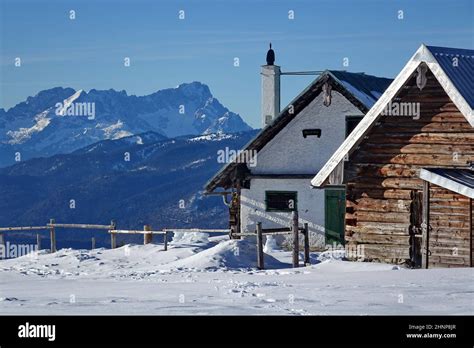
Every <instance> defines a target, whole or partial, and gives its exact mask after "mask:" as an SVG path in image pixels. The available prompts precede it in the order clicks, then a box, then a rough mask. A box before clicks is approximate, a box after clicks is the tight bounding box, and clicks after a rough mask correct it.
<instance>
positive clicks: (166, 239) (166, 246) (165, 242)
mask: <svg viewBox="0 0 474 348" xmlns="http://www.w3.org/2000/svg"><path fill="white" fill-rule="evenodd" d="M164 244H165V251H166V250H168V231H165V236H164Z"/></svg>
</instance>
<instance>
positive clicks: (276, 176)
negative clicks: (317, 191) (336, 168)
mask: <svg viewBox="0 0 474 348" xmlns="http://www.w3.org/2000/svg"><path fill="white" fill-rule="evenodd" d="M313 177H314V175H313V174H253V175H247V178H248V179H312V178H313Z"/></svg>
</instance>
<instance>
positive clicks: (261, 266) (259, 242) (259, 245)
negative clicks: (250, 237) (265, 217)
mask: <svg viewBox="0 0 474 348" xmlns="http://www.w3.org/2000/svg"><path fill="white" fill-rule="evenodd" d="M257 268H258V269H264V268H265V267H264V263H263V233H262V223H261V222H257Z"/></svg>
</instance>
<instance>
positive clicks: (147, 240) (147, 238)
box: [143, 225, 153, 245]
mask: <svg viewBox="0 0 474 348" xmlns="http://www.w3.org/2000/svg"><path fill="white" fill-rule="evenodd" d="M149 231H151V226H150V225H145V226H143V232H144V233H143V245H146V244H150V243H151V240H152V238H153V234H152V233H149Z"/></svg>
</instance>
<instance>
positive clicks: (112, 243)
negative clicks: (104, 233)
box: [110, 220, 117, 249]
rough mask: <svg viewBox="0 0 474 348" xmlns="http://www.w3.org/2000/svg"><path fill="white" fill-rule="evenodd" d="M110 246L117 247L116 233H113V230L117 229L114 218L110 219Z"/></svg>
mask: <svg viewBox="0 0 474 348" xmlns="http://www.w3.org/2000/svg"><path fill="white" fill-rule="evenodd" d="M110 227H112V228H111V229H110V248H111V249H115V248H116V247H117V235H116V234H115V232H114V230H116V229H117V224H116V223H115V221H114V220H112V221H110Z"/></svg>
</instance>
